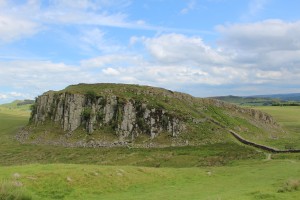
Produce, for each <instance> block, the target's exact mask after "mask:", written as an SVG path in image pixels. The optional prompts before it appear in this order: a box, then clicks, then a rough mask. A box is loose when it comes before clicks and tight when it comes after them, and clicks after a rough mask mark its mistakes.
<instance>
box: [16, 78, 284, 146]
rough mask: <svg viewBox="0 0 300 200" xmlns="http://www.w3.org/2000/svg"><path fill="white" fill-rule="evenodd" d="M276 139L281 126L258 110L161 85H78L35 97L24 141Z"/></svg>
mask: <svg viewBox="0 0 300 200" xmlns="http://www.w3.org/2000/svg"><path fill="white" fill-rule="evenodd" d="M229 130H235V131H238V132H239V134H241V135H242V136H243V137H245V138H247V137H249V138H260V140H259V141H263V139H264V138H270V137H271V138H278V137H280V136H281V135H282V134H284V133H283V132H282V131H281V128H280V127H279V126H278V125H277V123H276V122H275V121H274V120H273V118H272V117H271V116H270V115H268V114H266V113H263V112H261V111H258V110H253V109H248V108H241V107H238V106H235V105H232V104H227V103H224V102H222V101H218V100H214V99H201V98H195V97H192V96H191V95H188V94H184V93H179V92H173V91H170V90H165V89H162V88H155V87H150V86H139V85H125V84H79V85H71V86H69V87H67V88H65V89H64V90H61V91H49V92H46V93H44V94H42V95H41V96H39V97H38V98H37V99H36V102H35V104H34V106H33V110H32V113H31V118H30V123H29V125H28V126H27V127H26V128H25V129H24V130H23V131H22V132H21V133H20V134H19V135H18V139H19V140H20V141H22V142H31V143H44V144H52V145H62V146H72V147H74V146H84V147H99V146H109V147H111V146H124V145H127V146H128V145H129V146H137V147H163V146H185V145H202V144H213V143H224V142H228V141H232V140H233V138H232V136H230V134H228V131H229Z"/></svg>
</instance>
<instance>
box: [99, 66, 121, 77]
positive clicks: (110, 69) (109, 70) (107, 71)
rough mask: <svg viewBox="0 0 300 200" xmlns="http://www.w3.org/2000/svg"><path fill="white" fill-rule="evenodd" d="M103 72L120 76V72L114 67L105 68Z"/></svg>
mask: <svg viewBox="0 0 300 200" xmlns="http://www.w3.org/2000/svg"><path fill="white" fill-rule="evenodd" d="M102 72H103V73H104V74H105V75H111V76H118V75H120V72H119V71H118V70H116V69H113V68H111V67H109V68H106V69H103V70H102Z"/></svg>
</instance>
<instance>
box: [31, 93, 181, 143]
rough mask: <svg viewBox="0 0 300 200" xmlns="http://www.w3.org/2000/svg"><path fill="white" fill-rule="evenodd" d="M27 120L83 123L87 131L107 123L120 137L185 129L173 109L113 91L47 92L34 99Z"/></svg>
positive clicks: (67, 126)
mask: <svg viewBox="0 0 300 200" xmlns="http://www.w3.org/2000/svg"><path fill="white" fill-rule="evenodd" d="M30 121H31V122H32V123H34V124H36V125H40V124H43V123H45V122H47V121H52V122H55V123H57V124H59V125H60V126H61V128H62V129H63V130H64V131H68V132H72V131H75V130H76V129H78V128H79V127H81V126H82V127H84V129H85V130H86V131H87V132H88V133H89V134H92V133H93V132H94V131H95V130H97V129H101V127H103V126H110V127H112V128H113V130H114V132H115V134H116V135H117V136H119V138H120V139H125V138H128V137H130V138H132V139H134V138H135V137H137V136H138V135H139V134H141V133H144V134H147V135H149V136H150V138H152V139H153V138H155V137H156V136H157V135H158V134H160V133H161V132H167V133H168V134H170V135H171V136H173V137H175V136H177V135H178V134H180V133H181V132H183V131H184V130H185V124H184V122H183V121H182V120H181V119H180V118H179V117H177V116H176V115H175V114H174V113H170V112H168V111H167V110H165V109H163V108H157V107H154V106H150V105H148V104H147V103H145V102H142V101H139V100H134V99H124V98H121V97H117V96H115V95H112V94H111V95H107V96H97V95H96V94H93V93H91V94H89V93H87V94H85V95H84V94H71V93H68V92H63V93H54V92H48V93H45V94H43V95H41V96H39V97H38V98H37V99H36V104H35V107H34V109H33V111H32V115H31V119H30Z"/></svg>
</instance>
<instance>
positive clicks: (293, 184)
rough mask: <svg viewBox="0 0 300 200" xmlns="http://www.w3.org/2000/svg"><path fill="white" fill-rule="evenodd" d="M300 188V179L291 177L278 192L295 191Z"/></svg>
mask: <svg viewBox="0 0 300 200" xmlns="http://www.w3.org/2000/svg"><path fill="white" fill-rule="evenodd" d="M299 189H300V180H297V179H290V180H288V181H286V182H285V183H284V185H283V186H282V187H280V188H279V189H278V192H279V193H284V192H293V191H297V190H299Z"/></svg>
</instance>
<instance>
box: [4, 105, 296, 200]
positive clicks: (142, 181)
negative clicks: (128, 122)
mask: <svg viewBox="0 0 300 200" xmlns="http://www.w3.org/2000/svg"><path fill="white" fill-rule="evenodd" d="M0 109H1V111H0V199H183V198H185V199H297V197H299V195H300V161H299V160H300V154H294V155H293V156H292V157H291V156H289V155H285V154H279V155H277V156H274V155H272V158H273V157H274V158H276V160H273V159H272V160H268V159H266V155H265V153H264V152H258V151H256V150H255V149H253V148H251V147H246V146H243V145H240V144H238V143H237V142H234V140H233V142H231V143H219V144H214V145H203V146H199V147H181V148H179V147H177V148H175V147H170V148H164V149H129V148H111V149H108V148H97V149H93V148H63V147H55V146H41V145H31V144H26V145H23V144H19V143H18V142H17V141H15V140H14V135H15V133H16V131H18V129H19V128H20V127H22V126H23V125H25V124H26V123H27V122H28V114H29V113H28V112H27V114H26V112H25V113H24V111H22V110H17V109H14V110H13V112H11V111H12V110H9V109H8V110H5V109H2V108H0Z"/></svg>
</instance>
